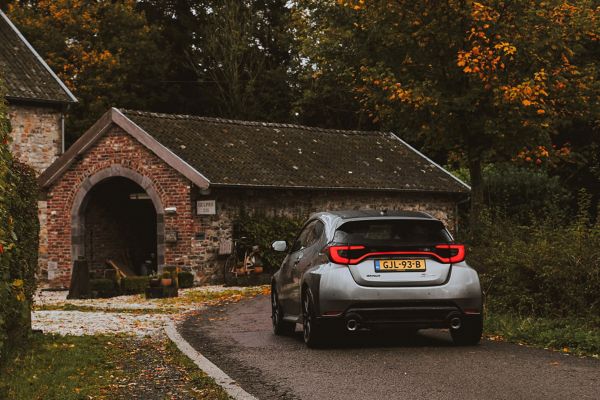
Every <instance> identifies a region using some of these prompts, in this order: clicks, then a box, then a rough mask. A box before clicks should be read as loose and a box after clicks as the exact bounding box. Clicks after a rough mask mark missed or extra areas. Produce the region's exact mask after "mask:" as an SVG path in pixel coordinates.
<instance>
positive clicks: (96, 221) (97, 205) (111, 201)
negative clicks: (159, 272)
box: [84, 178, 156, 275]
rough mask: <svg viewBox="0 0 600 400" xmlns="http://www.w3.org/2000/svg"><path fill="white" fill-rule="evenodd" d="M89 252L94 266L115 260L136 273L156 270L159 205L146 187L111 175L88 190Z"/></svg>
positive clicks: (87, 252) (92, 267)
mask: <svg viewBox="0 0 600 400" xmlns="http://www.w3.org/2000/svg"><path fill="white" fill-rule="evenodd" d="M88 196H90V198H89V201H88V203H87V206H86V208H85V211H84V221H85V222H84V224H85V225H84V227H85V228H84V229H85V255H86V258H87V260H88V262H89V264H90V268H91V269H92V270H98V269H100V270H101V269H104V268H106V265H107V264H106V262H107V260H113V261H115V262H116V263H117V264H118V265H120V266H123V267H125V268H126V269H128V270H129V271H131V272H133V273H135V274H136V275H143V274H147V273H150V272H152V271H153V270H156V209H155V208H154V204H153V203H152V200H150V198H149V197H148V196H147V194H146V192H145V191H144V189H142V187H141V186H139V185H138V184H136V183H135V182H133V181H131V180H129V179H126V178H110V179H107V180H105V181H102V182H100V183H98V184H97V185H96V186H94V187H93V188H92V189H91V190H90V192H89V193H88Z"/></svg>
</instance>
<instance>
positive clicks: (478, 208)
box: [468, 149, 484, 233]
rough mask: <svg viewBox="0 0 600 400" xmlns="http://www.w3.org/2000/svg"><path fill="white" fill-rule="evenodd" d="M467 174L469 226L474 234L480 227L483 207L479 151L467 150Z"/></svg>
mask: <svg viewBox="0 0 600 400" xmlns="http://www.w3.org/2000/svg"><path fill="white" fill-rule="evenodd" d="M468 157H469V174H470V175H471V212H470V216H469V225H470V227H471V229H470V230H471V232H472V233H476V232H477V231H478V229H479V227H480V219H481V212H482V210H483V205H484V195H483V174H482V171H481V156H480V154H479V151H477V150H475V149H469V154H468Z"/></svg>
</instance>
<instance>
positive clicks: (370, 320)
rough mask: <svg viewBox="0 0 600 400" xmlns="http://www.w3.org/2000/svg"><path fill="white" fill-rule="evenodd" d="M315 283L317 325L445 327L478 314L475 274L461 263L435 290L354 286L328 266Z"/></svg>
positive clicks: (339, 270)
mask: <svg viewBox="0 0 600 400" xmlns="http://www.w3.org/2000/svg"><path fill="white" fill-rule="evenodd" d="M314 273H319V270H317V271H314ZM316 281H317V282H319V284H318V289H317V290H314V289H313V293H314V292H317V293H318V294H316V296H315V297H317V299H316V300H317V304H318V305H317V308H318V310H319V315H320V316H321V318H320V320H321V321H322V322H323V323H334V324H339V323H344V324H345V322H347V321H348V320H349V319H356V320H357V321H359V322H360V323H361V324H362V325H363V326H384V325H404V326H410V327H417V328H445V327H448V326H449V321H450V320H451V319H452V318H453V317H454V316H458V317H459V318H471V317H474V316H478V315H481V313H482V307H483V299H482V294H481V287H480V284H479V278H478V276H477V272H476V271H475V270H473V269H472V268H470V267H469V266H467V265H466V264H464V263H461V264H457V265H454V266H453V267H452V271H451V273H450V277H449V278H448V280H447V281H446V282H445V283H444V284H442V285H439V286H412V287H371V286H360V285H358V284H357V283H356V282H355V281H354V279H353V278H352V275H351V274H350V271H348V269H347V268H346V267H343V266H336V265H334V264H330V265H329V266H328V268H323V267H322V269H321V272H320V279H318V280H316ZM327 321H330V322H327Z"/></svg>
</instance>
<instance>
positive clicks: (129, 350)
mask: <svg viewBox="0 0 600 400" xmlns="http://www.w3.org/2000/svg"><path fill="white" fill-rule="evenodd" d="M268 293H269V288H268V287H252V288H244V289H241V288H233V289H225V288H224V289H223V290H204V289H201V288H196V289H190V290H186V291H183V292H182V294H181V296H180V297H178V298H173V299H161V300H157V301H154V302H152V301H146V300H145V299H142V298H141V297H140V296H123V297H121V298H117V300H115V299H111V303H109V304H108V305H107V304H104V305H103V304H102V301H101V300H100V301H99V302H98V303H99V304H97V306H98V307H87V308H86V306H78V305H74V304H72V301H69V302H67V301H64V302H59V301H56V300H55V299H54V300H52V301H49V302H50V303H52V304H51V305H50V304H38V306H37V310H38V311H34V318H35V313H36V312H39V311H50V312H53V311H55V312H64V311H65V310H67V311H68V310H71V312H76V313H78V315H85V316H88V317H91V318H90V320H94V319H97V318H96V317H98V316H99V315H100V314H101V313H102V314H110V315H114V314H121V313H124V312H125V313H129V314H132V313H133V314H137V315H140V314H143V315H144V316H154V317H156V318H159V317H164V316H165V315H168V316H169V317H170V318H174V319H176V318H179V317H183V314H182V313H186V315H189V313H194V312H202V311H201V309H202V308H203V307H205V306H219V305H222V304H227V303H231V302H237V301H240V300H242V299H244V298H247V297H252V296H255V295H258V294H268ZM38 298H39V296H38ZM74 302H76V301H74ZM146 303H148V304H146ZM132 304H133V305H135V307H132ZM99 307H100V308H99ZM119 307H126V308H125V309H124V308H119ZM153 307H154V308H153ZM82 310H83V312H82ZM124 310H125V311H124ZM194 310H195V311H194ZM160 321H163V320H162V319H160ZM72 323H73V324H74V325H77V324H82V323H84V321H72ZM34 328H38V329H42V330H45V331H50V332H51V331H52V329H64V328H65V327H60V326H50V325H48V326H47V327H44V326H36V324H35V321H34ZM127 330H129V332H127ZM140 331H142V328H141V327H140ZM140 331H138V330H137V327H136V325H135V324H133V325H131V327H130V328H127V327H124V328H123V331H122V332H118V333H116V334H96V335H89V334H88V335H84V336H73V335H67V336H62V335H56V334H50V333H46V334H42V333H36V334H34V335H33V337H32V339H31V343H30V346H27V348H26V349H23V350H21V351H14V352H12V353H10V354H9V359H10V360H11V362H8V363H6V365H5V366H4V367H3V368H2V369H1V370H0V375H1V376H2V377H3V379H2V382H1V383H0V398H3V399H4V398H7V399H14V400H35V399H54V398H55V399H59V398H60V399H63V400H70V399H107V400H108V399H111V400H112V399H148V400H153V399H157V400H159V399H160V400H162V399H227V398H228V397H227V395H226V393H225V392H224V391H223V390H222V389H221V388H220V387H219V386H217V385H216V384H215V383H214V381H212V379H210V378H208V377H207V376H206V375H205V374H204V373H203V372H202V371H200V370H199V369H198V368H197V367H196V366H195V365H194V364H193V363H192V362H191V361H190V360H189V359H188V358H187V357H186V356H184V355H183V354H181V353H180V352H179V350H178V349H177V348H176V347H175V345H173V344H172V343H171V342H169V340H168V339H167V338H166V336H165V335H164V334H163V332H162V329H161V330H158V331H149V333H148V335H144V336H141V335H139V333H140Z"/></svg>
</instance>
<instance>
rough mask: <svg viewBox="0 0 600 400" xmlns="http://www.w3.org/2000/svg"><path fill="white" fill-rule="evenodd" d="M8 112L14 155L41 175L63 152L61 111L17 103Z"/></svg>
mask: <svg viewBox="0 0 600 400" xmlns="http://www.w3.org/2000/svg"><path fill="white" fill-rule="evenodd" d="M8 110H9V111H8V115H9V118H10V124H11V127H12V131H11V136H12V139H13V141H12V144H11V150H12V152H13V154H14V155H15V156H16V157H17V158H18V159H19V161H21V162H23V163H25V164H28V165H30V166H31V167H33V168H34V169H35V170H36V171H37V173H38V174H39V173H41V172H42V171H44V170H45V169H46V168H48V167H49V166H50V164H52V163H53V162H54V160H56V159H57V158H58V156H59V155H60V153H61V150H62V129H61V125H62V124H61V115H62V113H61V111H60V110H58V109H56V108H51V107H37V106H25V105H18V104H9V106H8Z"/></svg>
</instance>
